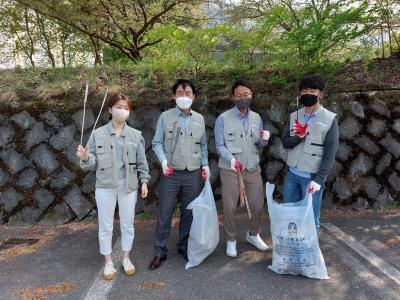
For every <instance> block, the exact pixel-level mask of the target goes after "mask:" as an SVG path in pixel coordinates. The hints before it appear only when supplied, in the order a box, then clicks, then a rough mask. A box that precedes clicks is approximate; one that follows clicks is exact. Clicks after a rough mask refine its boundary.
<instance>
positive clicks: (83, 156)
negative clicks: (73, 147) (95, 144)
mask: <svg viewBox="0 0 400 300" xmlns="http://www.w3.org/2000/svg"><path fill="white" fill-rule="evenodd" d="M76 156H78V157H79V159H80V160H83V161H87V160H88V159H89V149H88V147H87V146H86V147H85V148H83V146H82V145H79V146H78V150H77V151H76Z"/></svg>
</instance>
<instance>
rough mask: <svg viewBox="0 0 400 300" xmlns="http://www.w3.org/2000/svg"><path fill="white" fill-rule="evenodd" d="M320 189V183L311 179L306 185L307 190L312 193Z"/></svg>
mask: <svg viewBox="0 0 400 300" xmlns="http://www.w3.org/2000/svg"><path fill="white" fill-rule="evenodd" d="M320 189H321V185H320V184H318V183H316V182H315V181H311V182H310V184H309V185H308V189H307V192H309V193H311V194H314V193H315V192H318V191H319V190H320Z"/></svg>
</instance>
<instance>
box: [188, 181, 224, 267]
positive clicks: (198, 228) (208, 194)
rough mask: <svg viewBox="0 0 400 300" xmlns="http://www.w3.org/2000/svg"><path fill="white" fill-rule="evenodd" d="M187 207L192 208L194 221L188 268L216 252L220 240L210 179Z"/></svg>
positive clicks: (190, 236) (191, 230)
mask: <svg viewBox="0 0 400 300" xmlns="http://www.w3.org/2000/svg"><path fill="white" fill-rule="evenodd" d="M187 209H191V210H192V214H193V222H192V225H191V227H190V233H189V241H188V249H187V254H188V259H189V261H188V262H187V263H186V267H185V269H186V270H187V269H189V268H191V267H195V266H197V265H199V264H201V263H202V262H203V260H205V259H206V258H207V256H209V255H210V254H211V253H213V252H214V250H215V248H216V247H217V245H218V242H219V223H218V214H217V208H216V207H215V201H214V195H213V192H212V189H211V183H210V181H209V180H207V181H206V183H205V185H204V189H203V191H202V192H201V194H200V195H199V196H198V197H197V198H196V199H194V200H193V201H192V202H191V203H190V204H189V205H188V206H187Z"/></svg>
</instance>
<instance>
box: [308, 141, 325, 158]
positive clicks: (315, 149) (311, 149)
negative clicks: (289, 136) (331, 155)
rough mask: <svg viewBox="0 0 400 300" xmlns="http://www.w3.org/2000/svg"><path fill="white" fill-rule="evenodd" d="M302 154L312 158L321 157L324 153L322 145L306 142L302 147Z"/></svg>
mask: <svg viewBox="0 0 400 300" xmlns="http://www.w3.org/2000/svg"><path fill="white" fill-rule="evenodd" d="M304 152H306V153H308V154H311V155H312V156H322V154H323V153H324V145H323V144H320V143H315V142H311V141H310V142H306V143H305V145H304Z"/></svg>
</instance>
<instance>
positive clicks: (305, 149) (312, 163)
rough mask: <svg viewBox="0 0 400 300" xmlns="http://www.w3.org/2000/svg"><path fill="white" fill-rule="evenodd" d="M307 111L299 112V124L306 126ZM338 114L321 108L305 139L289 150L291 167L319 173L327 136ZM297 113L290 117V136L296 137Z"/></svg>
mask: <svg viewBox="0 0 400 300" xmlns="http://www.w3.org/2000/svg"><path fill="white" fill-rule="evenodd" d="M304 113H305V109H304V108H302V109H300V110H299V111H298V116H299V123H300V124H303V125H304V124H305V122H306V120H305V118H304ZM335 117H336V114H335V113H333V112H331V111H329V110H327V109H325V108H324V107H320V108H319V110H318V111H317V113H316V114H315V119H314V120H313V123H311V124H309V126H308V131H307V134H306V136H305V138H304V139H303V140H302V141H301V142H300V143H299V144H297V145H296V146H295V147H294V148H293V149H289V152H288V158H287V162H286V163H287V164H288V166H290V167H297V168H299V169H300V170H302V171H305V172H308V173H317V172H318V170H319V166H320V165H321V161H322V155H323V153H324V147H325V144H324V143H325V136H326V134H327V132H328V130H329V129H330V128H331V126H332V122H333V120H334V119H335ZM296 118H297V113H296V112H294V113H292V114H291V115H290V136H295V133H294V131H293V125H294V120H295V119H296Z"/></svg>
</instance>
